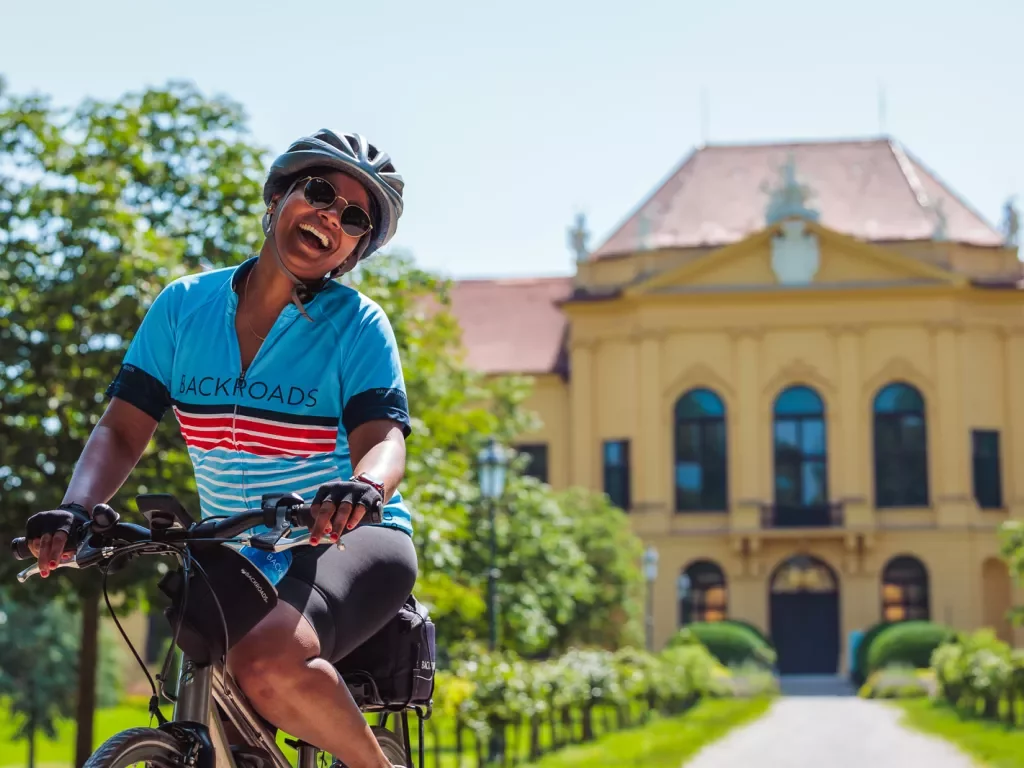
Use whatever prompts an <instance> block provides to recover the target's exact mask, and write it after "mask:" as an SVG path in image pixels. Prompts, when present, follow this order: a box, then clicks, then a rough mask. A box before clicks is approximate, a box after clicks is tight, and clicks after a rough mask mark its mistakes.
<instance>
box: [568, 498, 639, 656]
mask: <svg viewBox="0 0 1024 768" xmlns="http://www.w3.org/2000/svg"><path fill="white" fill-rule="evenodd" d="M556 499H557V501H558V503H559V505H560V506H561V507H562V508H563V509H565V510H567V511H568V514H569V516H570V517H571V519H572V527H571V534H572V537H573V538H574V539H575V541H576V544H577V546H578V547H579V548H580V551H581V552H582V553H583V557H584V559H585V560H586V563H587V565H588V566H590V568H591V569H592V570H593V572H594V574H595V576H596V577H597V580H596V582H595V583H594V584H593V589H592V591H591V593H590V595H589V598H590V599H589V600H581V601H579V602H576V603H574V606H573V613H572V616H571V618H570V619H569V620H568V621H566V622H565V623H563V624H562V625H561V626H560V627H559V636H558V647H559V649H560V650H564V649H566V648H569V647H571V646H573V645H581V646H598V647H601V648H607V649H613V650H614V649H616V648H623V647H627V646H630V645H642V644H643V605H644V579H643V572H642V571H641V569H640V567H639V563H640V560H641V558H642V557H643V546H642V544H641V542H640V539H639V538H638V537H637V536H636V535H635V534H634V533H633V532H632V529H631V528H630V523H629V520H628V518H627V516H626V513H625V512H623V511H622V510H621V509H619V508H618V507H616V506H615V505H614V504H612V503H611V502H610V501H609V500H608V497H607V496H606V495H605V494H603V493H595V492H593V491H588V490H585V489H582V488H570V489H569V490H566V491H563V492H561V493H559V494H558V495H557V496H556Z"/></svg>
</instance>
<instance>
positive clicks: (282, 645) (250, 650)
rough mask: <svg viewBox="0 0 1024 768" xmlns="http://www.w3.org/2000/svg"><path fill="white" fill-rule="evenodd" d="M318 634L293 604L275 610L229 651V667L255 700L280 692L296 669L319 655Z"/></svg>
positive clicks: (278, 606)
mask: <svg viewBox="0 0 1024 768" xmlns="http://www.w3.org/2000/svg"><path fill="white" fill-rule="evenodd" d="M319 651H320V649H319V643H318V642H317V639H316V634H315V633H314V632H313V631H312V628H311V627H310V626H309V624H308V623H307V622H306V620H305V619H304V618H303V617H302V615H301V614H299V612H298V611H296V610H295V609H294V608H293V607H292V606H290V605H287V604H286V603H278V605H277V607H276V608H275V609H274V611H273V612H272V613H271V614H270V615H269V616H267V617H266V618H265V619H264V620H263V621H261V622H260V623H259V624H257V625H256V627H255V628H254V629H253V630H252V631H251V632H249V633H248V634H247V635H246V636H245V637H243V638H242V639H241V640H240V641H239V642H238V644H237V645H235V647H234V648H232V649H231V650H230V651H229V652H228V669H229V670H230V671H231V674H232V675H233V676H234V678H235V681H236V682H237V683H238V685H239V686H240V687H241V688H242V690H243V691H244V692H245V694H246V696H248V697H249V698H250V699H253V700H254V701H258V700H260V699H262V698H266V697H270V696H276V695H279V694H280V692H281V690H282V689H283V688H285V687H287V686H288V685H289V684H290V683H291V682H292V681H293V680H294V678H295V671H296V668H297V667H300V666H302V665H304V664H306V662H307V661H308V660H309V659H311V658H316V656H317V655H318V654H319Z"/></svg>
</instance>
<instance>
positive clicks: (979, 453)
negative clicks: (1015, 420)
mask: <svg viewBox="0 0 1024 768" xmlns="http://www.w3.org/2000/svg"><path fill="white" fill-rule="evenodd" d="M971 443H972V446H973V454H974V498H975V499H977V501H978V506H979V507H981V508H982V509H1002V507H1003V476H1002V470H1001V468H1000V461H999V432H997V431H996V430H994V429H976V430H974V431H973V432H971Z"/></svg>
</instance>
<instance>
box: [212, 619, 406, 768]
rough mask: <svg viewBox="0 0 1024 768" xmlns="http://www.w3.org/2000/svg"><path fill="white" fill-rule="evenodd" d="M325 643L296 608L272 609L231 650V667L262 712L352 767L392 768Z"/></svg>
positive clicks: (287, 730)
mask: <svg viewBox="0 0 1024 768" xmlns="http://www.w3.org/2000/svg"><path fill="white" fill-rule="evenodd" d="M319 656H320V642H319V640H318V639H317V636H316V632H314V631H313V627H312V626H310V624H309V622H308V621H306V619H304V618H303V617H302V614H300V613H299V612H298V611H297V610H295V608H293V607H292V606H290V605H288V604H287V603H283V602H279V603H278V604H277V606H276V607H275V608H274V610H273V612H272V613H271V614H270V615H269V616H267V617H266V618H265V619H264V620H263V621H261V622H260V623H259V624H258V625H257V627H256V628H255V629H254V630H253V631H252V632H250V633H249V634H248V635H246V636H245V638H243V639H242V640H241V641H240V642H239V643H238V645H236V646H235V647H234V648H232V649H231V652H230V654H229V658H228V667H229V669H230V670H231V673H232V674H233V675H234V677H235V680H236V681H237V682H238V684H239V685H240V686H241V688H242V690H243V691H244V692H245V695H246V696H247V697H248V698H249V702H250V703H251V704H252V705H253V707H254V708H255V709H256V711H257V712H259V713H260V714H261V715H262V716H263V717H265V718H266V719H267V720H269V721H270V722H272V723H274V725H276V726H278V727H279V728H281V729H282V730H284V731H285V732H286V733H289V734H291V735H292V736H296V737H298V738H300V739H302V740H303V741H305V742H308V743H309V744H315V745H316V746H318V747H320V748H321V749H323V750H326V751H327V752H330V753H331V754H333V755H335V756H336V757H338V758H340V759H341V760H342V761H343V762H344V763H345V765H348V766H351V768H391V762H390V761H389V760H388V759H387V758H386V757H385V756H384V753H383V752H381V749H380V747H379V746H378V744H377V740H376V739H375V738H374V737H373V733H372V732H371V731H370V726H369V724H368V723H367V722H366V719H365V718H364V717H363V714H362V712H360V711H359V708H358V707H357V706H356V703H355V701H354V700H353V699H352V695H351V694H350V693H349V691H348V688H347V687H346V686H345V685H343V684H342V683H341V680H340V677H339V675H338V673H337V671H335V669H334V667H332V666H331V664H330V663H329V662H327V661H325V660H324V659H322V658H319Z"/></svg>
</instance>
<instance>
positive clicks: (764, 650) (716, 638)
mask: <svg viewBox="0 0 1024 768" xmlns="http://www.w3.org/2000/svg"><path fill="white" fill-rule="evenodd" d="M692 638H696V639H697V640H698V641H700V643H701V644H702V645H704V647H705V648H707V649H708V650H709V651H710V652H711V654H712V655H713V656H714V657H715V658H716V659H718V661H719V662H721V663H722V664H724V665H725V666H727V667H738V666H742V665H744V664H749V663H757V664H761V665H763V666H766V667H770V666H772V665H773V664H775V651H774V649H773V648H772V647H771V646H770V645H769V644H768V643H767V641H765V640H764V638H762V637H761V636H760V635H759V634H757V632H756V631H754V630H753V629H751V628H750V627H746V626H743V625H742V624H738V623H734V622H725V621H717V622H709V623H701V622H698V623H695V624H690V625H689V626H687V627H684V628H683V629H681V630H680V631H679V632H678V633H676V635H675V637H673V638H672V640H670V641H669V645H670V646H676V645H685V644H688V643H690V642H692Z"/></svg>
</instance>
